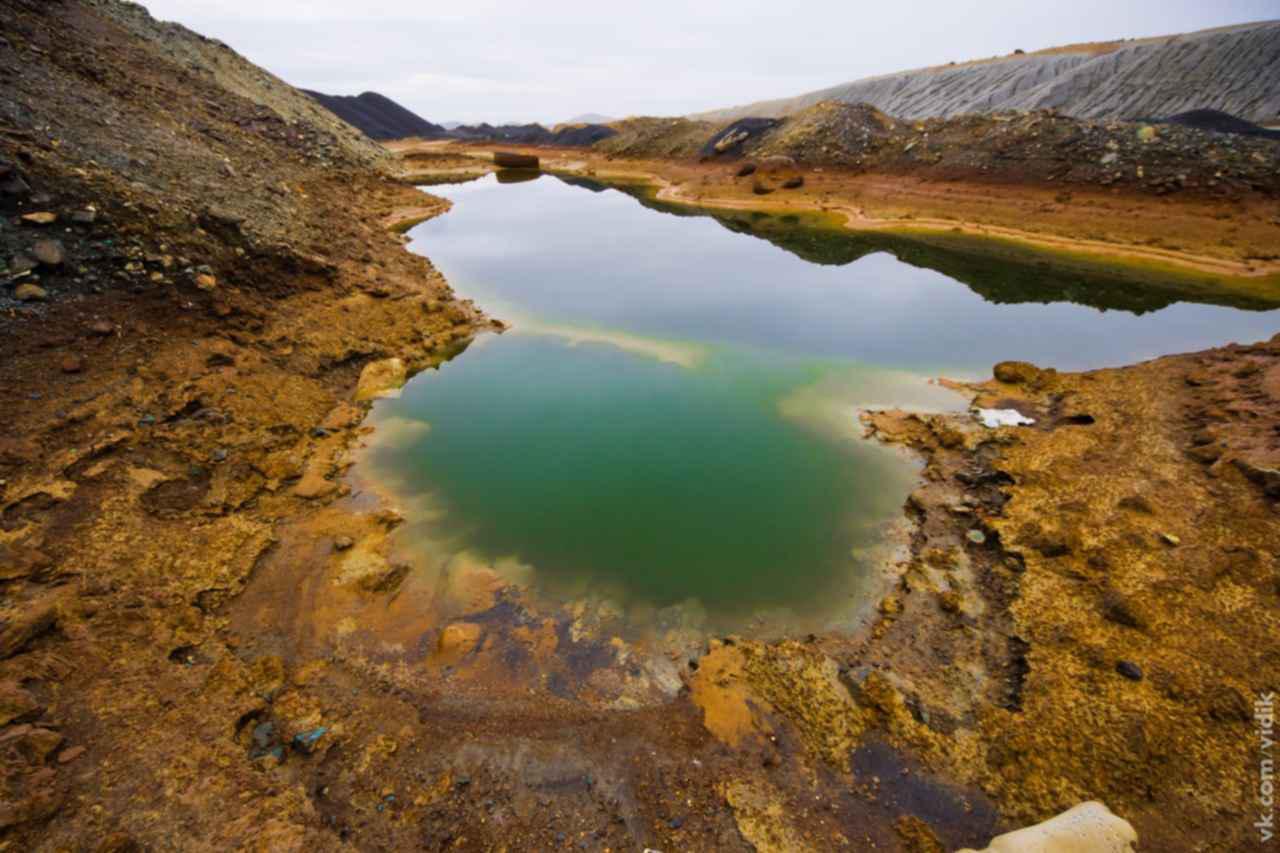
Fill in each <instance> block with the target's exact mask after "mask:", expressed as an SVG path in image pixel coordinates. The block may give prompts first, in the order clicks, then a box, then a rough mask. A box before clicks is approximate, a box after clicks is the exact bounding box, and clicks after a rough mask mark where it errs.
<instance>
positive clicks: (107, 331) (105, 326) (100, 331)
mask: <svg viewBox="0 0 1280 853" xmlns="http://www.w3.org/2000/svg"><path fill="white" fill-rule="evenodd" d="M89 331H90V332H91V333H93V334H95V335H97V336H98V337H102V338H105V337H107V336H108V335H112V334H115V331H116V327H115V326H113V325H111V323H110V321H108V320H94V321H93V322H92V323H90V324H89Z"/></svg>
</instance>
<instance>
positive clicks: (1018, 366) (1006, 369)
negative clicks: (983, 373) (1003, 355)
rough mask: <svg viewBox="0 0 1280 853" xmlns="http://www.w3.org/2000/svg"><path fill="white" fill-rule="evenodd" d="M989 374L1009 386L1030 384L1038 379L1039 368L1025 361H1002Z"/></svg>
mask: <svg viewBox="0 0 1280 853" xmlns="http://www.w3.org/2000/svg"><path fill="white" fill-rule="evenodd" d="M991 372H992V374H993V375H994V376H995V378H996V379H997V380H998V381H1000V382H1006V383H1008V384H1010V385H1025V384H1030V383H1032V382H1035V381H1036V380H1037V379H1039V378H1040V368H1038V367H1036V366H1035V365H1034V364H1031V363H1030V362H1026V361H1002V362H1000V363H999V364H997V365H996V366H995V367H994V368H993V369H992V371H991Z"/></svg>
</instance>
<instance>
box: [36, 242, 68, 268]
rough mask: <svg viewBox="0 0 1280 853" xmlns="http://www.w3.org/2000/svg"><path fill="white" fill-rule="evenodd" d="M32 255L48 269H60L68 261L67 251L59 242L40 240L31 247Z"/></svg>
mask: <svg viewBox="0 0 1280 853" xmlns="http://www.w3.org/2000/svg"><path fill="white" fill-rule="evenodd" d="M31 254H33V255H35V257H36V260H37V261H39V262H40V263H41V264H43V265H44V266H46V267H60V266H62V265H63V263H64V262H66V260H67V250H66V249H64V248H63V247H62V243H61V242H59V241H57V240H40V241H39V242H37V243H36V244H35V245H34V246H32V247H31Z"/></svg>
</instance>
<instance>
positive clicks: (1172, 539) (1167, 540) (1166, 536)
mask: <svg viewBox="0 0 1280 853" xmlns="http://www.w3.org/2000/svg"><path fill="white" fill-rule="evenodd" d="M1160 541H1161V542H1163V543H1164V544H1166V545H1171V546H1173V547H1174V548H1177V547H1178V546H1179V545H1181V544H1182V540H1181V539H1179V538H1178V537H1177V536H1174V535H1173V534H1172V533H1163V532H1162V533H1161V534H1160Z"/></svg>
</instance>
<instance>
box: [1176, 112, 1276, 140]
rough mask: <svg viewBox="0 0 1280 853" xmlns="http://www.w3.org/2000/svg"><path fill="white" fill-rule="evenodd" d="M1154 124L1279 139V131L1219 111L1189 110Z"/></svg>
mask: <svg viewBox="0 0 1280 853" xmlns="http://www.w3.org/2000/svg"><path fill="white" fill-rule="evenodd" d="M1155 123H1158V124H1180V125H1182V126H1183V127H1194V128H1196V129H1197V130H1211V131H1213V132H1214V133H1238V134H1241V135H1242V136H1261V137H1263V138H1264V139H1280V130H1271V129H1269V128H1265V127H1259V126H1258V125H1256V124H1254V123H1253V122H1251V121H1245V120H1244V119H1242V118H1238V117H1236V116H1233V115H1229V114H1227V113H1224V112H1221V111H1220V110H1191V111H1189V112H1185V113H1178V114H1177V115H1175V116H1169V117H1168V118H1164V119H1157V120H1156V122H1155Z"/></svg>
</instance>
